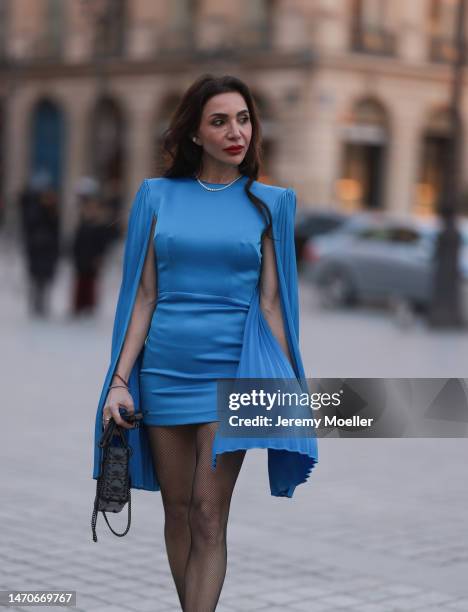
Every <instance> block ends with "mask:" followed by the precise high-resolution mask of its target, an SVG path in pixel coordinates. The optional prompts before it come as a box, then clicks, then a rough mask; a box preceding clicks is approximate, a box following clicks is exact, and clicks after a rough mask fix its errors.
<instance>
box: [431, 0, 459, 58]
mask: <svg viewBox="0 0 468 612" xmlns="http://www.w3.org/2000/svg"><path fill="white" fill-rule="evenodd" d="M458 1H459V0H432V1H431V11H430V15H429V35H430V37H431V38H430V55H431V60H432V61H435V62H451V61H453V60H454V59H455V55H456V48H455V32H456V21H457V9H458Z"/></svg>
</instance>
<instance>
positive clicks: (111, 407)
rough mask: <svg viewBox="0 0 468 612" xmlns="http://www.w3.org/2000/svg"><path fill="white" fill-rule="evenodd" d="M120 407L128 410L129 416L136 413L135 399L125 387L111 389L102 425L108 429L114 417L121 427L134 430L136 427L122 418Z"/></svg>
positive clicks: (104, 409)
mask: <svg viewBox="0 0 468 612" xmlns="http://www.w3.org/2000/svg"><path fill="white" fill-rule="evenodd" d="M120 406H123V407H124V408H126V409H127V414H134V413H135V406H134V404H133V398H132V396H131V395H130V391H129V390H128V389H125V388H123V387H118V388H115V389H110V391H109V393H108V395H107V399H106V403H105V404H104V408H103V411H102V425H103V427H104V428H105V427H107V424H108V422H109V420H110V418H111V417H112V418H113V419H114V421H115V422H116V423H117V425H120V426H122V427H124V428H125V429H134V427H135V426H134V425H132V424H131V423H127V421H125V419H123V418H122V417H121V416H120V412H119V407H120Z"/></svg>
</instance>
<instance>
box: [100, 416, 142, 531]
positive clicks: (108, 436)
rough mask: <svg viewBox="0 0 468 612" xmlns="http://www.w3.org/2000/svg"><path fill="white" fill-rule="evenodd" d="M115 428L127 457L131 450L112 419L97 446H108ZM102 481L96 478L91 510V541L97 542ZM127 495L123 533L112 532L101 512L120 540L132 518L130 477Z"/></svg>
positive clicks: (128, 527) (119, 428) (120, 429)
mask: <svg viewBox="0 0 468 612" xmlns="http://www.w3.org/2000/svg"><path fill="white" fill-rule="evenodd" d="M115 428H117V433H118V434H119V435H120V438H121V440H122V443H123V445H124V447H125V448H126V449H127V451H128V453H129V456H130V455H131V454H132V452H133V449H132V448H131V447H130V446H129V445H128V443H127V440H126V438H125V436H124V433H123V431H122V428H121V427H119V426H118V425H117V423H116V422H115V421H114V419H111V420H110V422H109V425H108V426H107V429H105V430H104V432H103V434H102V437H101V440H100V441H99V446H100V448H104V447H106V446H108V445H109V444H110V441H111V440H112V437H113V435H114V430H115ZM102 485H103V483H102V479H101V477H99V478H98V482H97V493H96V498H95V500H94V509H93V514H92V517H91V529H92V532H93V541H94V542H97V541H98V539H97V535H96V523H97V517H98V512H99V511H98V503H99V497H100V495H101V489H102ZM127 495H128V517H127V527H126V529H125V531H124V532H123V533H117V531H114V529H112V527H111V525H110V523H109V520H108V518H107V516H106V513H105V512H104V510H101V512H102V514H103V515H104V519H105V521H106V523H107V525H108V527H109V529H110V530H111V531H112V533H113V534H114V535H116V536H119V538H122V537H123V536H124V535H126V534H127V533H128V530H129V529H130V523H131V518H132V498H131V483H130V477H129V478H128V490H127Z"/></svg>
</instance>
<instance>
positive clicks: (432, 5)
mask: <svg viewBox="0 0 468 612" xmlns="http://www.w3.org/2000/svg"><path fill="white" fill-rule="evenodd" d="M456 5H457V0H411V2H407V1H406V0H392V1H391V2H389V1H388V0H275V1H273V0H237V1H236V2H229V1H227V0H196V1H195V0H131V1H130V0H34V1H33V2H31V0H0V74H1V79H0V141H1V153H0V193H1V202H2V205H3V207H4V212H5V215H4V217H5V220H6V222H7V223H8V222H11V223H14V219H15V218H16V215H15V202H16V196H17V194H18V192H19V191H20V189H21V188H22V186H23V185H24V183H25V182H26V181H27V178H28V176H30V174H31V172H32V171H33V170H35V169H36V170H37V169H38V168H44V167H45V168H46V169H47V170H48V171H49V173H50V174H51V175H52V176H53V181H54V184H55V185H56V186H57V188H58V189H60V191H61V193H62V195H63V198H62V209H63V212H65V215H64V218H65V219H66V223H67V224H72V223H73V222H74V221H75V218H76V211H75V210H74V196H73V188H74V185H75V184H76V182H77V180H78V179H79V177H80V176H83V175H91V176H95V177H96V178H98V179H99V180H100V181H101V183H102V184H103V185H104V188H105V191H106V193H107V194H110V197H112V194H119V195H120V196H123V199H124V201H127V202H128V200H129V198H130V197H131V196H132V194H133V193H134V192H135V190H136V188H137V186H138V184H139V182H140V181H141V179H142V178H144V177H148V176H155V175H157V171H156V167H157V163H158V159H157V151H158V145H159V142H160V135H161V133H162V131H163V130H164V128H165V127H166V126H167V122H168V119H169V117H170V114H171V112H172V110H173V108H174V105H175V103H176V101H177V100H178V98H179V96H180V95H181V93H182V92H183V91H184V90H185V89H186V88H187V87H188V86H189V84H190V83H191V82H192V81H193V80H194V79H195V78H196V77H197V76H198V75H199V74H201V73H202V72H213V73H215V74H218V75H219V74H224V73H231V74H235V75H237V76H239V77H240V78H242V79H244V80H245V81H246V82H247V83H248V84H249V85H250V87H251V88H252V91H253V93H254V95H255V98H256V100H257V102H258V105H259V108H260V111H261V118H262V126H263V132H264V157H265V166H264V168H263V173H262V179H263V180H265V181H267V182H273V183H277V184H281V185H293V186H294V188H295V189H296V190H297V192H298V195H299V198H300V200H301V202H302V203H304V204H305V205H310V206H314V205H330V206H337V207H340V208H344V209H347V210H357V209H362V208H372V209H391V210H396V211H402V212H416V213H418V214H424V213H430V212H431V211H433V210H434V207H435V205H436V202H437V197H438V191H439V189H440V184H441V172H442V167H443V160H444V158H445V151H446V148H447V146H448V144H449V142H450V137H451V129H450V124H449V120H448V114H447V112H446V108H447V102H448V99H449V91H450V79H451V69H450V62H451V60H452V59H453V57H454V53H455V49H454V39H455V26H456V18H455V15H456ZM462 115H463V116H462V117H461V122H462V125H464V126H466V125H468V98H467V96H465V100H464V105H463V112H462ZM464 143H465V145H464V152H463V158H464V163H463V167H466V166H467V164H468V137H465V138H464Z"/></svg>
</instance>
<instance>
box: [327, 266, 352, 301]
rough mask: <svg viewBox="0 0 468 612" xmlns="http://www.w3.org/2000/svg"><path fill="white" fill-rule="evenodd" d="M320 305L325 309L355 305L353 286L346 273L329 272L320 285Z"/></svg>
mask: <svg viewBox="0 0 468 612" xmlns="http://www.w3.org/2000/svg"><path fill="white" fill-rule="evenodd" d="M320 294H321V298H322V300H321V301H322V304H323V305H324V306H326V307H330V306H331V307H337V306H352V305H353V304H355V303H356V291H355V288H354V284H353V282H352V280H351V279H350V277H349V275H348V274H347V273H346V272H343V271H341V270H330V271H329V272H328V273H327V274H326V275H325V276H324V277H323V278H322V281H321V283H320Z"/></svg>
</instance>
